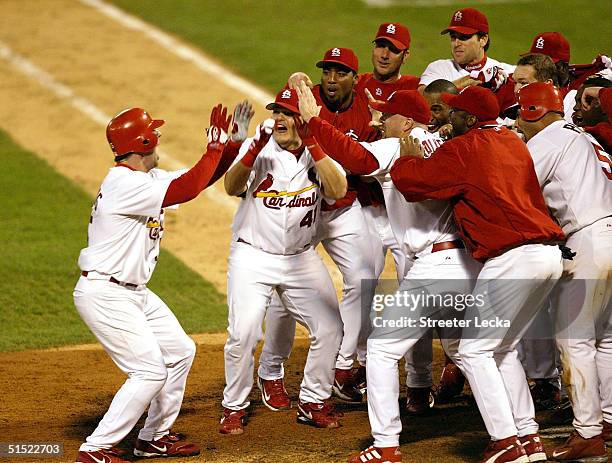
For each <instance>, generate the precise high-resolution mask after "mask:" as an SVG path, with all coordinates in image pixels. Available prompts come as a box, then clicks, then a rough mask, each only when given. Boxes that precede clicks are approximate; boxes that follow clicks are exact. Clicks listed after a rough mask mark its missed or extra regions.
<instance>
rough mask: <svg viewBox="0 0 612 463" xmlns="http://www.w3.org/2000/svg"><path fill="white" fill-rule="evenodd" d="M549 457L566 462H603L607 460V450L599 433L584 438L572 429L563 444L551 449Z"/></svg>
mask: <svg viewBox="0 0 612 463" xmlns="http://www.w3.org/2000/svg"><path fill="white" fill-rule="evenodd" d="M550 459H551V460H554V461H567V462H570V461H578V462H580V463H604V462H606V461H608V452H607V451H606V443H605V442H604V440H603V439H602V438H601V434H600V435H599V436H595V437H591V438H590V439H585V438H584V437H582V436H581V435H580V434H578V432H576V431H574V432H573V433H571V434H570V436H569V437H568V439H567V440H566V441H565V443H564V444H563V445H560V446H559V447H557V448H556V449H554V450H553V452H552V454H551V455H550Z"/></svg>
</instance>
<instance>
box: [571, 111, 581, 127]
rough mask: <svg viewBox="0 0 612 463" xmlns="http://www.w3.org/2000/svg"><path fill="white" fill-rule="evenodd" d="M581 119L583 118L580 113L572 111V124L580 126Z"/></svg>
mask: <svg viewBox="0 0 612 463" xmlns="http://www.w3.org/2000/svg"><path fill="white" fill-rule="evenodd" d="M583 120H584V119H583V118H582V116H581V115H580V113H574V114H572V121H573V122H574V124H576V125H578V126H581V125H582V122H583Z"/></svg>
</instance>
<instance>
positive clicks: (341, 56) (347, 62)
mask: <svg viewBox="0 0 612 463" xmlns="http://www.w3.org/2000/svg"><path fill="white" fill-rule="evenodd" d="M326 63H333V64H341V65H342V66H345V67H347V68H349V69H350V70H351V71H353V72H354V73H355V74H357V73H358V72H359V59H358V58H357V55H356V54H355V52H354V51H353V50H351V49H350V48H338V47H336V48H330V49H329V50H327V51H326V52H325V55H324V56H323V59H322V60H321V61H319V62H318V63H317V67H318V68H322V67H323V66H324V65H325V64H326Z"/></svg>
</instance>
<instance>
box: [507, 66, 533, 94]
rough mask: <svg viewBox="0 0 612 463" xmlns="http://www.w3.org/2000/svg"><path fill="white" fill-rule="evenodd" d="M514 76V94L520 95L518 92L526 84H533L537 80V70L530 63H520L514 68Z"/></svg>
mask: <svg viewBox="0 0 612 463" xmlns="http://www.w3.org/2000/svg"><path fill="white" fill-rule="evenodd" d="M512 78H513V79H514V94H515V95H518V92H519V90H520V89H521V88H523V87H524V86H525V85H529V84H533V83H534V82H537V81H538V79H537V78H536V71H535V69H534V67H533V66H530V65H528V64H526V65H521V64H519V65H518V66H517V67H516V68H515V69H514V74H512Z"/></svg>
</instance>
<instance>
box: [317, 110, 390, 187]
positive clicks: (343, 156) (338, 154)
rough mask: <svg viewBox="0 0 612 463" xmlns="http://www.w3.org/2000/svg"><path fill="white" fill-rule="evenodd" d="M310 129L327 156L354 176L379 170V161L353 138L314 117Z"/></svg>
mask: <svg viewBox="0 0 612 463" xmlns="http://www.w3.org/2000/svg"><path fill="white" fill-rule="evenodd" d="M308 128H309V129H310V132H311V133H312V135H313V136H314V137H315V138H316V139H317V142H318V143H319V145H321V148H322V149H323V151H325V152H326V153H327V155H328V156H329V157H330V158H332V159H334V160H335V161H337V162H338V163H340V165H341V166H342V167H344V168H345V169H347V170H349V171H350V172H351V173H352V174H358V175H365V174H369V173H370V172H374V171H375V170H376V169H378V167H379V166H378V160H377V159H376V158H375V157H374V155H373V154H372V153H370V152H369V151H368V150H367V149H365V148H364V147H363V146H361V145H360V144H359V143H358V142H356V141H355V140H353V139H352V138H351V137H347V136H346V135H344V134H343V133H342V132H340V131H339V130H337V129H335V128H334V127H333V126H332V125H331V124H330V123H329V122H326V121H324V120H323V119H321V118H320V117H313V118H312V119H310V122H308Z"/></svg>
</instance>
